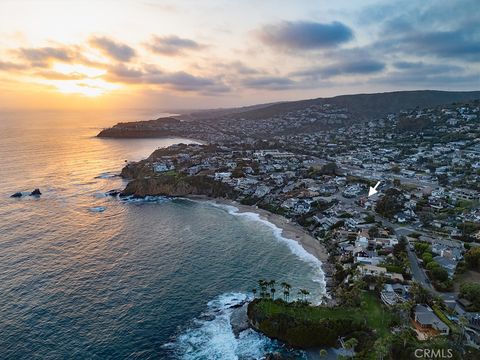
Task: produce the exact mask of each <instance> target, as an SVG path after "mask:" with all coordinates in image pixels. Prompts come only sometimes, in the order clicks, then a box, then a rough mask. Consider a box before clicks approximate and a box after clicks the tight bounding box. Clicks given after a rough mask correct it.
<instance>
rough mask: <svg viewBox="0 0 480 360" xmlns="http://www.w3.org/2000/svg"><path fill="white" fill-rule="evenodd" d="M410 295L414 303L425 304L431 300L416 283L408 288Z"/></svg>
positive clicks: (428, 294)
mask: <svg viewBox="0 0 480 360" xmlns="http://www.w3.org/2000/svg"><path fill="white" fill-rule="evenodd" d="M410 293H411V294H412V298H413V300H414V301H415V302H416V303H419V304H425V303H428V302H429V301H430V300H431V295H430V293H429V292H428V291H427V290H426V289H425V288H423V287H422V286H421V285H420V284H419V283H417V282H414V283H413V284H412V286H411V287H410Z"/></svg>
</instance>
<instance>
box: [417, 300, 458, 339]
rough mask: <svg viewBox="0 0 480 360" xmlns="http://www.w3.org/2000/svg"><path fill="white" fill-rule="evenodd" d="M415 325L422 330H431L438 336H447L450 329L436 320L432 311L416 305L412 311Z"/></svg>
mask: <svg viewBox="0 0 480 360" xmlns="http://www.w3.org/2000/svg"><path fill="white" fill-rule="evenodd" d="M414 320H415V323H416V324H417V325H418V326H419V327H420V328H422V329H433V330H435V331H438V333H439V334H440V335H448V334H449V333H450V328H449V327H448V326H447V324H445V323H444V322H443V321H442V320H440V319H439V318H438V316H437V315H435V313H434V312H433V310H432V309H431V308H430V307H428V306H425V305H417V306H415V309H414Z"/></svg>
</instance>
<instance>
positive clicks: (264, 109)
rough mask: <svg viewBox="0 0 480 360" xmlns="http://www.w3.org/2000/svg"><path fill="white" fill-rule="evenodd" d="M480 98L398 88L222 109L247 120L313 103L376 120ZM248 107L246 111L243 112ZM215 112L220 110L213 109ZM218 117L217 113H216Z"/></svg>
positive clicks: (478, 94)
mask: <svg viewBox="0 0 480 360" xmlns="http://www.w3.org/2000/svg"><path fill="white" fill-rule="evenodd" d="M476 99H480V91H441V90H413V91H394V92H384V93H373V94H353V95H339V96H334V97H330V98H316V99H309V100H298V101H286V102H278V103H271V104H263V105H254V107H255V108H254V109H251V107H250V106H249V107H244V108H232V109H230V112H229V111H228V110H229V109H222V110H221V113H222V115H223V116H225V115H227V114H229V115H235V116H241V117H243V118H247V119H261V118H266V117H272V116H278V115H281V114H284V113H286V112H290V111H297V110H301V109H303V108H306V107H309V106H312V105H324V104H330V105H333V106H337V107H342V108H346V109H347V110H348V111H349V112H350V113H351V114H352V115H355V116H359V117H360V118H361V119H362V120H365V119H374V118H376V117H381V116H384V115H386V114H388V113H394V112H399V111H402V110H409V109H414V108H416V107H420V108H426V107H433V106H438V105H444V104H445V105H446V104H450V103H453V102H457V101H469V100H476ZM242 109H244V111H242ZM211 111H212V114H211V115H215V112H216V111H217V110H211ZM208 112H209V110H203V111H199V112H193V113H191V114H190V116H191V117H193V118H197V116H198V115H200V114H201V115H202V116H198V118H203V119H205V118H206V116H205V115H206V114H208ZM213 117H214V116H213Z"/></svg>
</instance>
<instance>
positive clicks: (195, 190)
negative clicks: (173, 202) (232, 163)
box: [120, 173, 235, 198]
mask: <svg viewBox="0 0 480 360" xmlns="http://www.w3.org/2000/svg"><path fill="white" fill-rule="evenodd" d="M120 195H121V196H135V197H145V196H158V195H161V196H187V195H205V196H209V197H219V198H234V196H235V191H234V190H233V189H232V188H230V187H229V186H228V185H225V184H223V183H222V182H220V181H215V180H214V179H212V178H210V177H207V176H203V175H199V176H183V175H181V174H177V173H171V174H162V175H157V176H155V177H147V178H136V179H133V180H131V181H130V182H129V183H128V184H127V186H126V188H125V189H124V190H123V191H122V192H121V194H120Z"/></svg>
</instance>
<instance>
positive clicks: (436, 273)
mask: <svg viewBox="0 0 480 360" xmlns="http://www.w3.org/2000/svg"><path fill="white" fill-rule="evenodd" d="M430 274H432V278H433V279H434V280H437V281H440V282H443V281H447V280H448V272H447V270H445V269H444V268H442V267H440V266H439V267H436V268H434V269H433V270H432V271H430Z"/></svg>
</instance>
